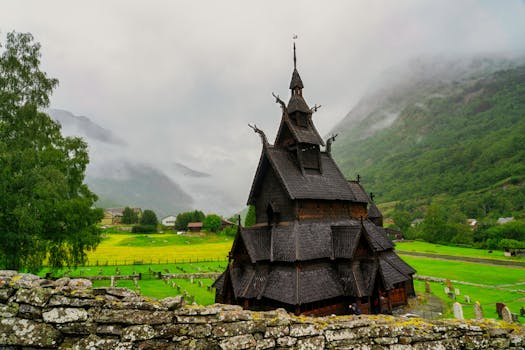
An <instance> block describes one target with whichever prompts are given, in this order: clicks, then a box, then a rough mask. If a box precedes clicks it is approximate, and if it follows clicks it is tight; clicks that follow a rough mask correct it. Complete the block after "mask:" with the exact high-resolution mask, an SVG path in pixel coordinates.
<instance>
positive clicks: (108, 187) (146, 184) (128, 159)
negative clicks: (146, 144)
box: [48, 109, 193, 217]
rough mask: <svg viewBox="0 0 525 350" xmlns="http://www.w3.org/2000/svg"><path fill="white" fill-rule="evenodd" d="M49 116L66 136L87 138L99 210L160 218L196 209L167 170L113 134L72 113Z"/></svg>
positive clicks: (88, 177) (88, 175) (90, 174)
mask: <svg viewBox="0 0 525 350" xmlns="http://www.w3.org/2000/svg"><path fill="white" fill-rule="evenodd" d="M48 113H49V115H50V116H51V117H52V118H53V119H55V120H57V121H58V122H59V123H60V124H61V125H62V132H63V134H65V135H67V136H80V137H83V138H84V139H85V140H86V142H87V143H88V146H89V157H90V163H89V165H88V168H87V171H86V180H85V181H86V183H87V184H88V185H89V187H90V188H91V190H92V191H93V192H94V193H96V194H97V196H98V197H99V200H98V202H97V206H100V207H103V208H107V207H122V206H130V207H140V208H143V209H152V210H154V211H155V212H156V213H157V215H158V216H159V217H162V216H165V215H168V214H176V213H179V212H182V211H185V210H188V209H190V208H191V207H192V205H193V198H192V197H191V196H190V195H188V194H187V193H186V192H185V191H184V190H183V188H182V187H181V186H180V185H179V184H178V183H177V182H176V181H175V180H174V179H172V178H171V177H170V176H168V175H167V174H166V173H165V171H164V170H163V169H161V168H157V167H155V166H153V165H150V164H147V163H145V162H144V161H142V160H140V159H137V157H136V155H134V154H133V152H131V151H130V150H129V149H128V146H127V145H126V143H125V142H124V141H122V140H121V139H120V138H119V137H117V136H115V135H114V134H113V133H112V132H111V131H110V130H107V129H104V128H103V127H101V126H99V125H98V124H96V123H94V122H93V121H91V120H90V119H89V118H87V117H83V116H80V117H79V116H75V115H73V114H72V113H71V112H68V111H64V110H57V109H50V110H49V111H48ZM130 153H131V154H130ZM185 169H186V171H188V172H191V171H192V169H190V168H187V167H185Z"/></svg>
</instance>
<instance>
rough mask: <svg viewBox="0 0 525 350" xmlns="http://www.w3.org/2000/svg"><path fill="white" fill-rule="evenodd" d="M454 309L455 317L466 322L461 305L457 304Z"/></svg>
mask: <svg viewBox="0 0 525 350" xmlns="http://www.w3.org/2000/svg"><path fill="white" fill-rule="evenodd" d="M452 308H453V309H454V317H455V318H457V319H458V320H464V317H463V306H461V304H460V303H458V302H455V303H454V304H453V305H452Z"/></svg>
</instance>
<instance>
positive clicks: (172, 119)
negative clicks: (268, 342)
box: [0, 0, 525, 214]
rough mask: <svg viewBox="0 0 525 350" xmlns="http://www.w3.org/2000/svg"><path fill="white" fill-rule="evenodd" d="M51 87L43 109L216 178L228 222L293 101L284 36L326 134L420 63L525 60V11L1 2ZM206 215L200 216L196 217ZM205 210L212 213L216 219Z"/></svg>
mask: <svg viewBox="0 0 525 350" xmlns="http://www.w3.org/2000/svg"><path fill="white" fill-rule="evenodd" d="M11 30H16V31H20V32H31V33H32V34H33V35H34V37H35V39H36V40H37V41H39V42H40V43H41V44H42V67H43V69H44V70H46V71H47V72H48V73H49V75H50V76H52V77H56V78H58V79H59V80H60V85H59V87H58V88H57V89H56V91H55V92H54V95H53V97H52V102H51V107H52V108H61V109H66V110H69V111H71V112H73V113H74V114H76V115H85V116H87V117H89V118H90V119H92V120H93V121H95V122H96V123H98V124H99V125H101V126H103V127H105V128H108V129H111V130H112V131H113V132H115V133H116V134H117V135H119V136H120V137H122V138H126V139H127V140H128V143H129V147H130V150H131V151H132V153H133V154H134V155H135V156H136V157H138V158H142V159H144V160H145V161H149V162H153V163H155V164H163V162H164V163H166V162H172V161H177V162H181V163H183V164H185V165H187V166H189V167H192V168H194V169H196V170H199V171H204V172H208V173H212V174H214V175H215V176H214V181H216V183H217V186H218V189H219V191H224V193H228V195H227V196H225V205H224V207H223V208H217V209H215V208H211V209H215V210H217V211H219V212H221V211H222V212H223V213H225V214H226V213H227V211H228V210H234V209H240V208H242V207H243V206H244V204H245V201H246V199H247V195H248V192H249V188H250V184H251V181H252V178H253V175H254V172H255V168H256V166H257V161H258V158H259V155H260V140H259V138H258V137H257V135H255V134H254V133H253V131H252V130H251V129H249V128H248V127H247V124H248V123H256V124H257V125H258V126H259V127H260V128H262V129H264V130H266V132H267V134H268V136H269V138H270V140H273V138H274V136H275V132H276V129H277V127H278V123H279V120H280V109H279V107H278V105H276V104H275V103H274V99H273V98H272V96H271V93H272V91H273V92H275V93H277V94H280V95H281V97H283V99H284V100H287V99H288V96H289V95H288V93H289V91H288V84H289V81H290V77H291V73H292V69H293V61H292V36H293V35H294V34H297V35H298V39H297V40H296V42H297V55H298V69H299V72H300V74H301V76H302V79H303V82H304V85H305V90H304V95H305V98H306V100H307V102H308V103H309V104H310V105H313V104H315V103H317V104H321V105H323V107H322V108H321V109H320V110H319V112H318V113H316V114H315V123H316V124H317V126H318V129H319V131H320V133H321V134H326V133H327V132H328V131H329V130H330V129H331V127H333V126H334V125H335V124H336V123H337V122H338V121H339V120H341V119H342V118H343V117H344V116H345V114H346V113H347V112H348V111H349V110H350V109H351V108H352V107H353V105H354V104H355V103H356V102H357V100H358V99H359V98H360V97H361V96H362V95H363V93H364V92H365V91H366V89H367V86H368V84H369V83H370V82H371V81H372V80H374V79H376V78H377V76H378V75H379V74H380V73H381V72H382V71H383V70H384V69H386V68H388V67H389V66H392V65H396V64H398V63H401V62H403V61H406V60H407V59H410V58H413V57H416V56H418V55H421V54H424V55H434V54H472V53H494V52H501V53H505V54H510V55H512V54H522V53H523V51H524V48H525V2H524V1H512V0H508V1H497V0H495V1H469V0H465V1H458V0H451V1H443V0H439V1H438V0H436V1H421V0H417V1H416V0H414V1H389V0H385V1H330V2H322V1H257V2H255V1H240V0H239V1H207V2H204V1H160V0H157V1H130V0H124V1H41V0H36V1H23V0H13V1H8V0H1V1H0V31H1V32H2V33H1V35H2V41H4V39H5V33H6V32H8V31H11ZM203 209H208V208H203ZM211 209H208V210H211Z"/></svg>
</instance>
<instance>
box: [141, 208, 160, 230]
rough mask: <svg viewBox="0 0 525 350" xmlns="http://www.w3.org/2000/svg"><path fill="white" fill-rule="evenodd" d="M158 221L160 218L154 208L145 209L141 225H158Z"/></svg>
mask: <svg viewBox="0 0 525 350" xmlns="http://www.w3.org/2000/svg"><path fill="white" fill-rule="evenodd" d="M158 223H159V220H158V219H157V215H156V214H155V212H154V211H153V210H150V209H146V210H144V212H143V213H142V217H141V218H140V224H141V225H149V226H157V225H158Z"/></svg>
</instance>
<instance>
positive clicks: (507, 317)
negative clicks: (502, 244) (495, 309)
mask: <svg viewBox="0 0 525 350" xmlns="http://www.w3.org/2000/svg"><path fill="white" fill-rule="evenodd" d="M501 318H502V319H503V321H505V322H507V323H512V313H511V312H510V310H509V308H508V307H507V306H505V307H503V309H501Z"/></svg>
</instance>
